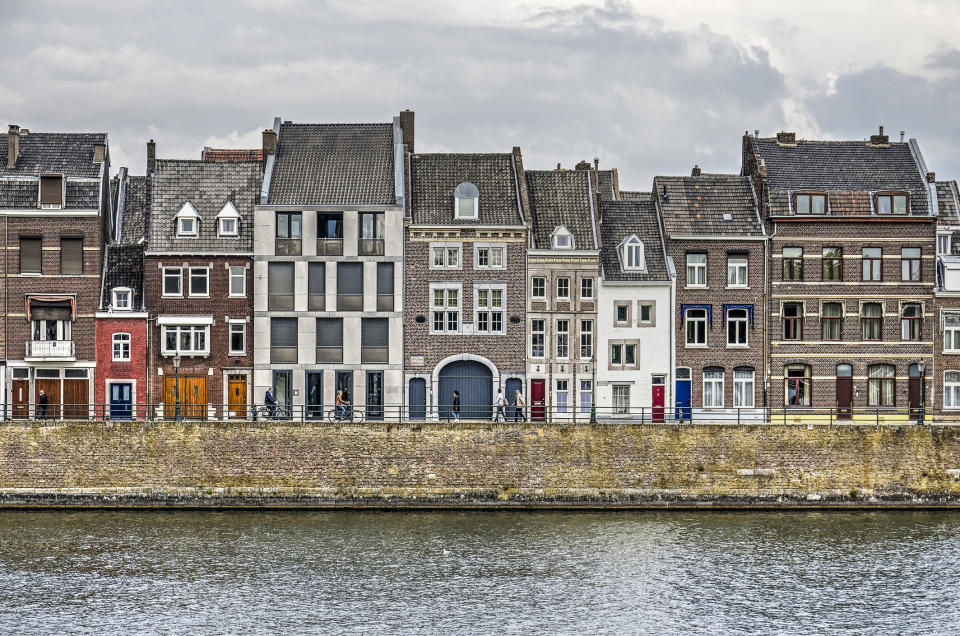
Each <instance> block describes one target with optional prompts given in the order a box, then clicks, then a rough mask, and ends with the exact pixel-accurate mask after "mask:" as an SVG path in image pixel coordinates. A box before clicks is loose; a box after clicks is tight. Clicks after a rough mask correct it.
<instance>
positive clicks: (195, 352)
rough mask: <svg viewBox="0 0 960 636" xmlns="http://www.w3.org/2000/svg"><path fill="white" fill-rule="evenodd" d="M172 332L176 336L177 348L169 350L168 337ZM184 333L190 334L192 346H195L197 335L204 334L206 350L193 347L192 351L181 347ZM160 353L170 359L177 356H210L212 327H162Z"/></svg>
mask: <svg viewBox="0 0 960 636" xmlns="http://www.w3.org/2000/svg"><path fill="white" fill-rule="evenodd" d="M170 332H174V333H175V334H176V343H177V346H176V348H174V349H169V348H167V336H168V334H169V333H170ZM184 333H189V334H190V344H191V345H195V343H196V340H197V338H196V335H197V334H198V333H203V334H204V338H203V342H204V348H203V349H197V347H196V346H191V348H190V349H184V348H182V347H181V344H182V342H183V340H182V335H183V334H184ZM160 353H161V355H163V357H165V358H169V357H172V356H175V355H180V356H186V357H197V358H203V357H207V356H209V355H210V325H162V326H161V331H160Z"/></svg>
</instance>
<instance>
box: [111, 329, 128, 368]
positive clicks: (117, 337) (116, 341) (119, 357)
mask: <svg viewBox="0 0 960 636" xmlns="http://www.w3.org/2000/svg"><path fill="white" fill-rule="evenodd" d="M124 336H126V338H124ZM132 343H133V340H132V338H131V337H130V334H129V333H127V332H125V331H117V332H115V333H114V334H113V337H112V338H111V344H112V345H113V347H112V351H113V356H112V358H111V361H112V362H130V359H131V354H130V351H131V347H132ZM118 345H119V347H120V349H119V354H118V350H117V347H118ZM124 352H126V355H124Z"/></svg>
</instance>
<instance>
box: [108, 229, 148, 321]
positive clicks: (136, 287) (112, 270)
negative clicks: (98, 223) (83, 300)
mask: <svg viewBox="0 0 960 636" xmlns="http://www.w3.org/2000/svg"><path fill="white" fill-rule="evenodd" d="M105 250H106V255H105V256H104V258H105V259H106V261H107V262H106V268H105V270H104V278H103V296H102V297H101V298H100V309H104V310H105V309H108V308H109V307H110V304H111V303H112V302H113V290H114V288H116V287H129V288H130V289H131V290H133V301H132V303H131V308H132V310H133V311H141V310H142V309H143V245H108V246H107V247H106V248H105Z"/></svg>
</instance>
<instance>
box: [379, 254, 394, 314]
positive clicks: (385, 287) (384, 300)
mask: <svg viewBox="0 0 960 636" xmlns="http://www.w3.org/2000/svg"><path fill="white" fill-rule="evenodd" d="M377 311H393V263H377Z"/></svg>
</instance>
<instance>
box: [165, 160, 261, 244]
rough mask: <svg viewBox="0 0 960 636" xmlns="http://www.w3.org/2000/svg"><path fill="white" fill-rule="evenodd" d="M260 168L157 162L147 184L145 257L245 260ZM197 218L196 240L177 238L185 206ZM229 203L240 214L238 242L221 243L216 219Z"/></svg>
mask: <svg viewBox="0 0 960 636" xmlns="http://www.w3.org/2000/svg"><path fill="white" fill-rule="evenodd" d="M261 169H262V167H261V164H260V162H257V161H242V162H220V161H199V160H172V159H158V160H157V165H156V172H155V173H154V174H153V175H152V177H151V184H150V193H149V197H150V206H151V207H150V217H149V224H148V226H149V227H148V231H149V239H148V243H149V245H148V248H147V251H148V252H174V253H182V252H188V253H202V252H218V253H220V252H227V253H237V254H249V253H250V252H251V251H252V250H253V208H254V206H255V205H256V204H257V203H259V200H260V198H259V197H260V184H261V179H262V174H261ZM188 201H189V202H190V203H191V204H193V206H194V207H195V208H196V210H197V213H198V214H199V215H200V219H201V220H200V224H199V233H198V236H197V237H196V238H177V233H176V215H177V213H178V212H179V211H180V209H181V208H182V207H183V205H184V204H185V203H186V202H188ZM227 201H230V202H232V203H233V205H234V206H236V208H237V212H239V213H240V217H241V218H240V227H239V234H240V236H239V238H231V237H225V238H219V237H218V236H217V223H216V216H217V214H218V213H219V212H220V210H221V209H222V208H223V206H224V205H226V203H227Z"/></svg>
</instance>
